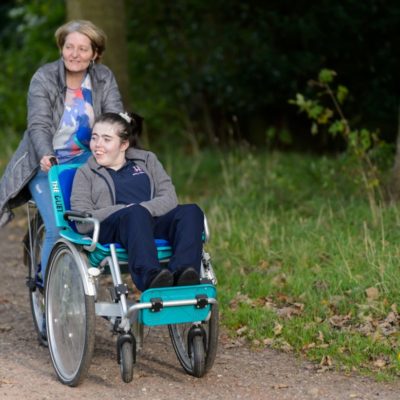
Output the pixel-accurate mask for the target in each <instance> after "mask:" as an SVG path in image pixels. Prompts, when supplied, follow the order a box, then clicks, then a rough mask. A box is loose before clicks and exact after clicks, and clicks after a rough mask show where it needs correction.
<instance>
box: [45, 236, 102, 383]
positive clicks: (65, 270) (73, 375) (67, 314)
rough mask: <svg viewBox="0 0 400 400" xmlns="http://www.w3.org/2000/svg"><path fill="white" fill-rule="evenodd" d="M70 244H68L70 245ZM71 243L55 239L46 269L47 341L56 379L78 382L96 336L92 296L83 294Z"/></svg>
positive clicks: (85, 371)
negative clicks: (56, 242)
mask: <svg viewBox="0 0 400 400" xmlns="http://www.w3.org/2000/svg"><path fill="white" fill-rule="evenodd" d="M70 246H71V247H70ZM72 248H73V245H66V244H65V243H58V244H56V245H55V247H54V248H53V251H52V253H51V255H50V262H49V266H48V268H47V272H46V320H47V336H48V345H49V350H50V355H51V360H52V363H53V367H54V370H55V372H56V374H57V377H58V379H59V380H60V381H61V382H62V383H64V384H66V385H69V386H78V385H79V384H80V383H81V382H82V381H83V380H84V379H85V377H86V375H87V372H88V370H89V366H90V363H91V360H92V355H93V350H94V340H95V302H94V296H88V295H86V294H85V291H84V285H83V281H82V277H81V274H80V272H79V267H78V264H77V258H76V256H77V252H76V251H72Z"/></svg>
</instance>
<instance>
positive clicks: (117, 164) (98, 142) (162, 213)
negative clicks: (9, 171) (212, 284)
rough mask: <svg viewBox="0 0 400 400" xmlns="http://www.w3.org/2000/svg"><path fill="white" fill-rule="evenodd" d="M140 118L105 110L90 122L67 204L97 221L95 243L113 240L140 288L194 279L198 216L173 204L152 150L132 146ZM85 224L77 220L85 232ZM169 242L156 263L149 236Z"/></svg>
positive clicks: (173, 195) (196, 210)
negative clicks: (164, 263)
mask: <svg viewBox="0 0 400 400" xmlns="http://www.w3.org/2000/svg"><path fill="white" fill-rule="evenodd" d="M141 127H142V118H141V117H139V116H138V115H135V114H127V113H124V114H122V113H121V114H115V113H106V114H102V115H100V116H99V117H98V118H97V119H96V121H95V123H94V126H93V129H92V136H91V140H90V149H91V152H92V156H91V157H90V158H89V160H88V161H87V163H86V164H85V165H83V166H82V167H81V168H80V169H79V170H78V171H77V173H76V175H75V179H74V183H73V188H72V194H71V208H72V210H76V211H84V212H88V213H90V214H91V215H92V216H93V217H94V218H97V219H98V220H99V221H100V234H99V242H100V243H119V244H121V245H122V246H123V247H124V248H125V249H126V251H127V253H128V268H129V272H130V274H131V276H132V279H133V282H134V283H135V285H136V287H137V288H138V289H139V290H140V291H144V290H146V289H148V288H155V287H166V286H173V285H178V286H183V285H194V284H198V283H199V273H200V264H201V254H202V236H203V230H204V215H203V212H202V211H201V209H200V208H199V207H198V206H197V205H195V204H185V205H178V200H177V196H176V192H175V188H174V185H173V184H172V181H171V178H170V177H169V176H168V174H167V173H166V171H165V170H164V168H163V166H162V165H161V163H160V162H159V160H158V159H157V157H156V155H155V154H154V153H152V152H149V151H145V150H141V149H138V148H137V136H138V134H139V133H140V131H141ZM91 229H92V227H91V226H90V224H83V223H81V224H77V230H78V231H79V232H80V233H83V234H86V233H89V232H90V230H91ZM155 237H157V238H161V239H166V240H168V241H169V242H170V244H171V246H172V250H173V255H172V257H171V259H170V261H169V263H168V269H167V268H165V267H163V268H161V267H160V264H159V262H158V258H157V249H156V245H155V242H154V238H155Z"/></svg>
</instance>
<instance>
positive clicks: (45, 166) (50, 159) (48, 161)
mask: <svg viewBox="0 0 400 400" xmlns="http://www.w3.org/2000/svg"><path fill="white" fill-rule="evenodd" d="M54 163H56V164H57V159H56V158H55V157H54V156H43V157H42V159H41V160H40V169H41V170H42V171H44V172H48V171H49V169H50V168H51V167H52V165H54Z"/></svg>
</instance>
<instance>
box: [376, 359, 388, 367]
mask: <svg viewBox="0 0 400 400" xmlns="http://www.w3.org/2000/svg"><path fill="white" fill-rule="evenodd" d="M386 364H387V363H386V360H384V359H383V358H378V359H377V360H375V361H374V362H373V365H374V366H375V367H377V368H384V367H386Z"/></svg>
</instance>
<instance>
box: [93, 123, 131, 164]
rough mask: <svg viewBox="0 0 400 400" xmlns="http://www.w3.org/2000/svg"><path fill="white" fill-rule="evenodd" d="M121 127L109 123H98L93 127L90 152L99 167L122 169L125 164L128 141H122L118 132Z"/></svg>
mask: <svg viewBox="0 0 400 400" xmlns="http://www.w3.org/2000/svg"><path fill="white" fill-rule="evenodd" d="M120 129H121V127H120V126H119V125H118V124H111V123H109V122H98V123H96V124H95V125H94V126H93V130H92V137H91V139H90V150H91V151H92V154H93V156H94V158H95V159H96V161H97V163H98V164H99V165H102V166H103V167H107V168H112V169H115V170H118V169H120V168H121V167H122V166H123V165H124V163H125V152H126V150H127V148H128V147H129V143H128V141H124V142H122V141H121V138H120V137H119V136H118V132H119V131H120Z"/></svg>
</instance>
